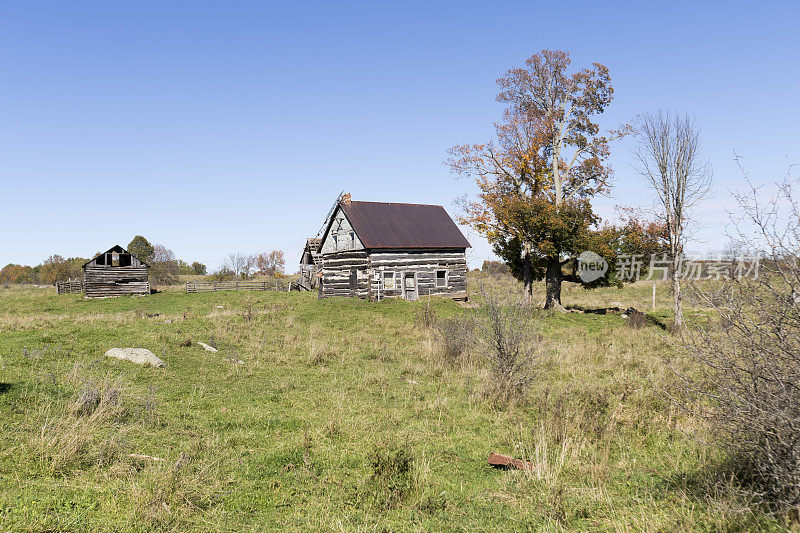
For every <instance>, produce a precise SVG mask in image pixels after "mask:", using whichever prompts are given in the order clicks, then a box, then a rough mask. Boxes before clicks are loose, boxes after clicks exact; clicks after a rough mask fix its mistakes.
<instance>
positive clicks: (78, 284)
mask: <svg viewBox="0 0 800 533" xmlns="http://www.w3.org/2000/svg"><path fill="white" fill-rule="evenodd" d="M56 290H57V291H58V294H73V293H78V294H80V293H82V292H83V282H82V281H81V280H79V279H71V280H68V281H57V282H56Z"/></svg>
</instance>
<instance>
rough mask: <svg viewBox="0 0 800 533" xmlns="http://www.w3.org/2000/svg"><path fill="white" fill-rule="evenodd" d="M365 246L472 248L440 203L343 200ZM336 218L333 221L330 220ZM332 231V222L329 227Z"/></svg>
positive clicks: (348, 217) (341, 205) (340, 205)
mask: <svg viewBox="0 0 800 533" xmlns="http://www.w3.org/2000/svg"><path fill="white" fill-rule="evenodd" d="M339 207H340V208H341V209H342V211H343V212H344V214H345V216H346V217H347V219H348V220H349V221H350V224H351V225H352V226H353V230H355V232H356V234H357V235H358V238H359V239H360V240H361V243H362V244H363V245H364V248H372V249H376V248H378V249H380V248H383V249H402V248H469V247H470V244H469V242H468V241H467V239H466V238H465V237H464V235H463V234H462V233H461V230H459V229H458V226H456V223H455V222H453V219H452V218H450V215H448V214H447V211H445V210H444V207H442V206H440V205H424V204H399V203H386V202H352V201H351V202H340V203H339ZM332 222H333V220H331V223H332ZM328 231H330V224H329V225H328V228H327V229H326V232H325V233H326V234H327V232H328Z"/></svg>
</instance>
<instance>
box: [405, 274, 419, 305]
mask: <svg viewBox="0 0 800 533" xmlns="http://www.w3.org/2000/svg"><path fill="white" fill-rule="evenodd" d="M403 296H404V297H405V299H406V300H409V301H412V302H413V301H414V300H416V299H417V277H416V275H415V273H414V272H406V273H405V274H404V275H403Z"/></svg>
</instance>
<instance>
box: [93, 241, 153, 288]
mask: <svg viewBox="0 0 800 533" xmlns="http://www.w3.org/2000/svg"><path fill="white" fill-rule="evenodd" d="M149 268H150V265H148V264H147V263H145V262H144V261H142V260H141V259H139V258H138V257H136V256H135V255H133V254H132V253H130V252H129V251H127V250H126V249H125V248H123V247H122V246H119V245H116V246H114V247H113V248H110V249H109V250H107V251H105V252H103V253H101V254H97V255H96V256H95V257H94V258H92V259H90V260H89V261H87V262H86V263H85V264H84V265H83V284H84V292H85V294H86V297H87V298H102V297H106V296H130V295H134V294H150V282H149V280H148V269H149Z"/></svg>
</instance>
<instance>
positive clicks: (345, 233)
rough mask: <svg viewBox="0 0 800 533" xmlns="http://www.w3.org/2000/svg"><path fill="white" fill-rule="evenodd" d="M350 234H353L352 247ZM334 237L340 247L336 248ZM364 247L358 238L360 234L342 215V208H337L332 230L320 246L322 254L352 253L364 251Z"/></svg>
mask: <svg viewBox="0 0 800 533" xmlns="http://www.w3.org/2000/svg"><path fill="white" fill-rule="evenodd" d="M350 232H352V233H353V239H354V241H353V243H352V247H351V245H350V242H349V236H350ZM334 235H335V236H336V238H337V239H338V245H337V246H338V247H335V246H334V243H333V237H334ZM363 249H364V245H363V244H361V240H360V239H359V238H358V234H357V233H356V231H355V230H354V229H353V226H352V225H351V224H350V221H349V220H347V217H346V216H345V215H344V213H342V207H341V206H339V207H337V208H336V211H335V212H334V214H333V222H332V223H331V230H330V231H329V232H328V233H327V234H326V235H325V240H324V241H323V242H322V245H321V246H320V252H321V253H323V254H330V253H334V252H336V251H352V250H363Z"/></svg>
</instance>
